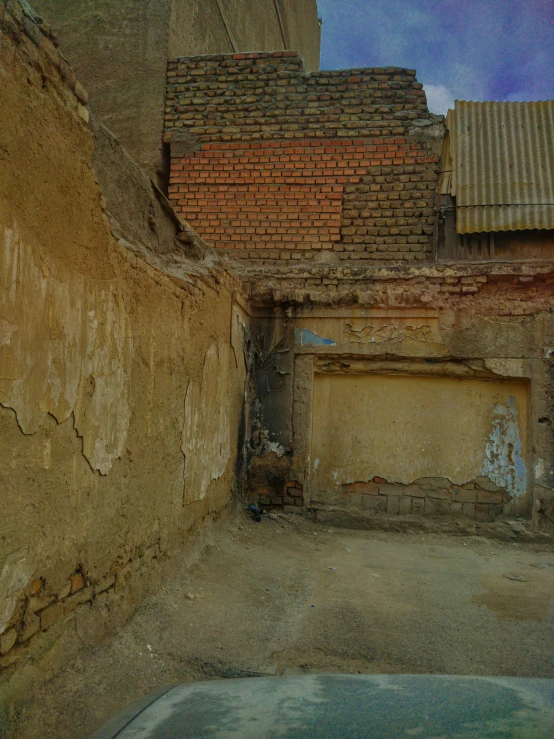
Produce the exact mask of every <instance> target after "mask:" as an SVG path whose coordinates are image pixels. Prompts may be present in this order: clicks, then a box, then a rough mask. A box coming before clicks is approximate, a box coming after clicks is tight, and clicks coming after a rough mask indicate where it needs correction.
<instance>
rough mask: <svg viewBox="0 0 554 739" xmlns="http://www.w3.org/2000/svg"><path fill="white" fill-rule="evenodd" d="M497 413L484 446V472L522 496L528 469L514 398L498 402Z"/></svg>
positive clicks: (507, 488) (524, 490)
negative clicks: (505, 402)
mask: <svg viewBox="0 0 554 739" xmlns="http://www.w3.org/2000/svg"><path fill="white" fill-rule="evenodd" d="M494 415H495V416H496V418H494V419H493V430H492V432H491V434H490V436H489V439H488V440H487V443H486V446H485V455H486V456H485V459H484V460H483V475H484V476H485V477H488V478H489V479H490V480H492V481H493V482H494V483H495V485H498V487H501V488H505V489H506V490H507V491H508V492H509V493H510V494H511V495H514V496H516V497H519V496H521V495H524V494H525V493H526V492H527V469H526V467H525V463H524V461H523V457H522V450H523V444H522V442H521V436H520V432H519V419H518V415H519V414H518V411H517V408H516V400H515V398H514V397H513V396H509V397H508V405H507V406H505V405H500V404H496V405H495V406H494Z"/></svg>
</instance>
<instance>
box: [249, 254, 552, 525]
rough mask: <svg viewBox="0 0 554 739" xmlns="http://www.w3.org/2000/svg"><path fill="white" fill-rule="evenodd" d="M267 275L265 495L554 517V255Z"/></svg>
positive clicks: (262, 383) (253, 482)
mask: <svg viewBox="0 0 554 739" xmlns="http://www.w3.org/2000/svg"><path fill="white" fill-rule="evenodd" d="M514 272H515V273H516V274H514ZM255 274H259V273H257V272H256V270H254V269H253V268H252V269H251V270H250V275H251V277H250V291H251V292H250V295H251V309H252V313H253V324H252V338H253V341H254V344H255V346H256V347H257V362H256V384H255V391H254V398H253V403H252V421H253V430H252V438H251V453H252V455H253V456H252V460H251V463H250V473H249V491H250V494H251V495H252V496H254V499H258V500H260V501H261V503H262V504H263V505H266V506H285V507H286V510H290V511H293V510H303V511H304V513H307V514H309V515H316V516H318V517H324V516H326V515H330V512H331V513H332V512H336V511H350V513H351V515H352V516H353V517H354V518H358V519H360V520H361V519H363V518H364V516H365V517H367V516H373V515H375V514H377V513H384V514H385V513H388V514H394V515H398V514H400V515H413V514H417V515H424V516H443V515H445V514H450V515H456V516H462V517H464V518H465V519H472V520H474V521H475V520H478V521H494V520H497V519H499V518H500V519H502V518H511V517H514V516H521V517H523V518H531V516H532V515H534V516H535V522H536V523H537V524H538V525H540V526H543V527H545V528H551V527H552V525H553V523H554V516H553V513H552V511H553V509H552V500H553V494H554V470H553V467H552V459H553V458H554V439H553V434H552V417H553V415H554V406H553V398H552V381H553V373H554V364H553V360H554V351H553V347H554V323H553V320H552V315H553V313H552V310H553V308H554V292H553V286H554V273H553V268H552V263H549V262H544V263H539V262H536V263H532V262H529V263H528V264H519V265H517V266H514V265H511V264H509V263H506V264H502V265H500V264H499V265H496V266H494V267H493V266H492V265H490V264H489V265H486V266H485V265H481V266H477V265H471V266H470V265H464V266H462V265H458V266H455V265H449V266H439V265H436V266H432V267H431V266H427V267H425V266H421V267H418V268H417V269H414V268H411V269H407V268H406V267H402V268H400V267H399V268H397V269H386V268H384V267H383V268H379V269H377V270H373V271H371V272H369V270H364V269H362V268H331V267H318V268H316V267H312V268H308V267H304V268H301V267H298V268H297V269H296V270H289V271H285V270H282V271H278V270H274V271H273V272H272V275H271V280H268V281H267V282H266V283H265V284H264V283H263V281H262V280H261V279H259V278H258V279H257V280H256V279H255V277H254V275H255Z"/></svg>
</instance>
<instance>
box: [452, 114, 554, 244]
mask: <svg viewBox="0 0 554 739" xmlns="http://www.w3.org/2000/svg"><path fill="white" fill-rule="evenodd" d="M454 113H455V115H454V116H452V118H453V120H452V119H451V121H450V122H451V125H450V126H449V128H450V141H451V144H450V145H451V157H452V168H453V169H454V172H453V173H452V175H453V176H452V183H451V192H452V195H455V196H456V230H457V231H458V233H461V234H463V233H476V232H479V231H519V230H522V229H528V228H531V229H534V228H540V229H554V101H552V100H548V101H546V102H539V103H473V102H466V101H458V100H457V101H456V105H455V111H454ZM447 125H448V120H447Z"/></svg>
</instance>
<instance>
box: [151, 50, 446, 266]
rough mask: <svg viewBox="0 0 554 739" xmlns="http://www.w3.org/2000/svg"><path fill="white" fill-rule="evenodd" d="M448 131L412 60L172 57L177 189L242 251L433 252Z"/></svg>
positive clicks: (183, 207) (170, 124) (401, 257)
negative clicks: (442, 144) (381, 63)
mask: <svg viewBox="0 0 554 739" xmlns="http://www.w3.org/2000/svg"><path fill="white" fill-rule="evenodd" d="M422 132H426V133H425V134H423V133H422ZM441 136H442V124H441V123H440V118H438V117H437V116H433V115H431V114H430V113H429V111H428V109H427V104H426V101H425V95H424V92H423V89H422V85H421V84H420V83H418V82H416V79H415V72H414V71H413V70H406V69H399V68H385V69H362V70H342V71H336V72H321V73H318V74H311V75H306V74H305V73H304V69H303V63H302V59H301V57H299V56H298V55H297V54H296V53H295V52H284V53H283V52H275V53H273V54H235V55H221V56H211V57H193V58H188V59H187V58H183V59H178V60H175V61H172V62H170V63H169V71H168V97H167V108H166V133H165V138H166V140H167V141H169V142H170V143H171V154H172V161H171V178H170V187H169V194H170V199H171V202H172V203H173V205H174V207H175V208H176V210H177V211H178V212H179V213H180V214H182V215H183V216H184V217H185V218H186V219H187V220H189V221H190V223H191V225H192V226H194V227H195V228H196V229H197V230H198V231H199V233H200V234H201V235H202V236H203V237H204V238H205V239H206V240H207V241H208V242H209V243H210V244H212V245H214V246H217V247H220V248H222V249H225V250H226V252H227V254H228V255H230V256H232V257H240V258H246V259H256V260H260V259H261V260H263V261H274V260H276V259H285V260H290V259H296V260H307V259H312V258H313V256H314V254H317V253H318V252H320V251H329V252H336V253H337V258H340V259H341V260H344V259H353V260H367V259H370V260H385V261H414V260H425V259H427V258H429V257H430V255H431V247H432V233H433V219H434V210H433V206H434V198H435V184H436V177H437V169H438V167H437V162H438V156H437V152H436V146H435V145H434V140H435V139H440V137H441Z"/></svg>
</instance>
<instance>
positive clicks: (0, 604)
mask: <svg viewBox="0 0 554 739" xmlns="http://www.w3.org/2000/svg"><path fill="white" fill-rule="evenodd" d="M29 579H30V570H29V565H28V564H27V561H26V558H25V555H24V553H23V552H22V551H21V550H18V551H17V552H13V553H12V554H10V555H9V556H8V557H6V559H5V560H4V564H3V567H2V571H1V573H0V634H2V633H3V632H4V631H5V630H6V627H7V625H8V624H9V623H10V620H11V618H12V616H13V612H14V610H15V606H16V605H17V599H18V597H19V595H20V593H21V591H22V590H23V588H24V587H25V586H26V585H27V583H28V582H29Z"/></svg>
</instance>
